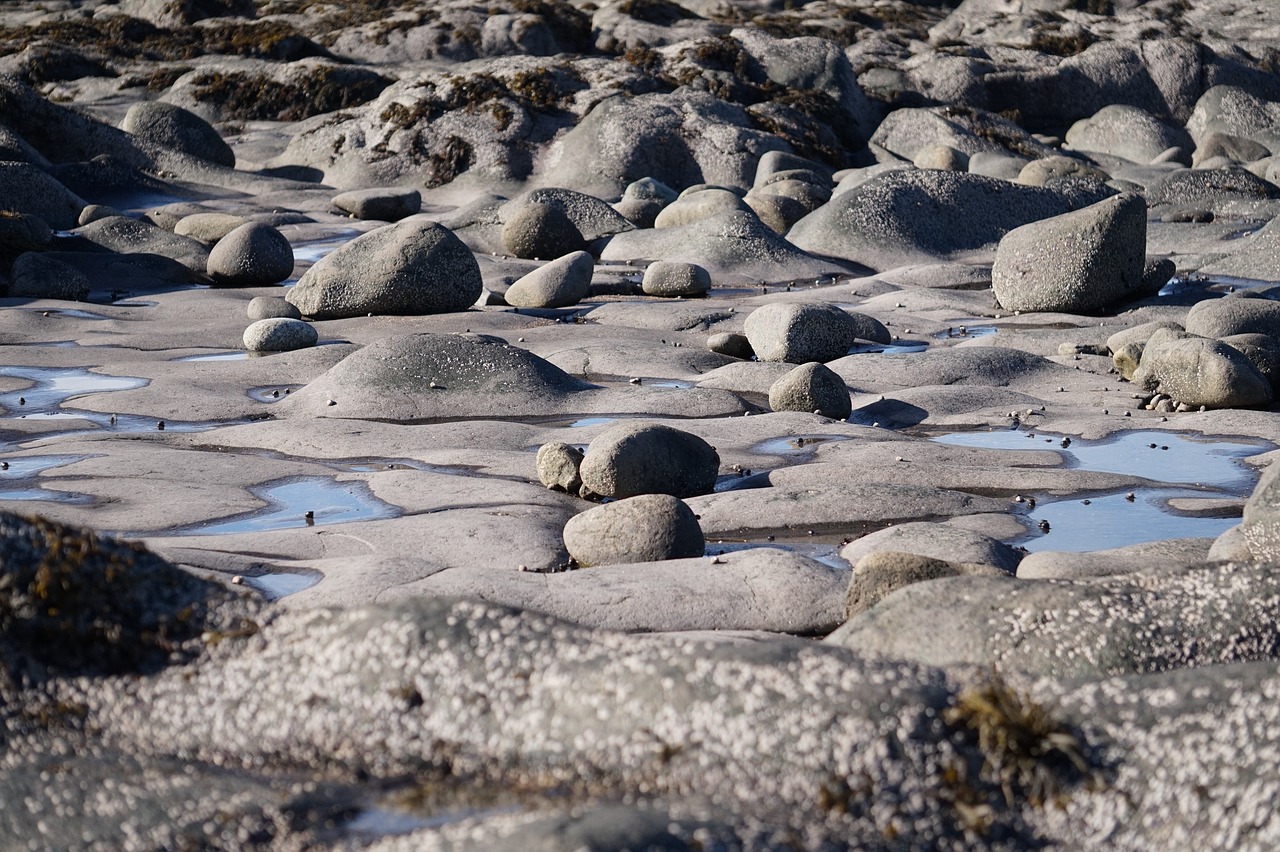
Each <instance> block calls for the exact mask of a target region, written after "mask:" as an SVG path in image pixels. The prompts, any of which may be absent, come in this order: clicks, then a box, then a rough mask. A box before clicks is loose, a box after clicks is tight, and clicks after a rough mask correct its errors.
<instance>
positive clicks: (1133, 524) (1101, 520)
mask: <svg viewBox="0 0 1280 852" xmlns="http://www.w3.org/2000/svg"><path fill="white" fill-rule="evenodd" d="M1128 493H1132V494H1133V499H1132V500H1130V499H1128V496H1127V495H1128ZM1204 496H1205V492H1203V491H1191V490H1187V489H1164V488H1140V489H1137V490H1135V491H1133V492H1126V493H1117V494H1107V495H1104V496H1101V497H1087V498H1079V497H1077V498H1072V499H1068V500H1058V501H1056V502H1053V503H1044V502H1042V503H1037V504H1036V508H1035V509H1033V510H1032V511H1031V512H1030V514H1029V517H1030V519H1031V521H1032V524H1033V531H1032V533H1031V535H1030V536H1029V537H1027V538H1025V539H1019V540H1017V541H1016V542H1015V543H1016V544H1019V545H1021V546H1022V547H1025V548H1026V549H1027V550H1029V551H1032V552H1035V551H1039V550H1063V551H1070V552H1074V553H1083V552H1086V551H1092V550H1109V549H1110V548H1113V547H1125V546H1127V545H1131V544H1141V543H1143V542H1148V541H1164V540H1165V539H1170V538H1217V537H1218V536H1220V535H1222V534H1223V533H1224V532H1226V531H1227V530H1229V529H1231V527H1233V526H1235V525H1236V524H1238V523H1240V519H1239V518H1214V517H1196V516H1193V515H1184V514H1178V513H1176V512H1175V511H1173V510H1172V509H1170V508H1169V506H1168V501H1169V500H1171V499H1176V498H1178V497H1201V498H1202V497H1204ZM1042 522H1043V523H1047V524H1048V529H1047V530H1045V528H1044V527H1043V526H1039V525H1040V524H1041V523H1042Z"/></svg>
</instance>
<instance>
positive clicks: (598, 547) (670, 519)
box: [564, 494, 705, 568]
mask: <svg viewBox="0 0 1280 852" xmlns="http://www.w3.org/2000/svg"><path fill="white" fill-rule="evenodd" d="M564 545H565V547H566V548H567V549H568V551H569V555H570V556H572V557H573V559H574V561H576V562H577V563H578V564H579V565H581V566H582V567H584V568H586V567H591V566H593V565H617V564H624V563H634V562H661V561H663V560H666V559H688V558H691V557H695V556H701V555H702V550H703V547H704V546H705V542H704V541H703V538H702V529H701V527H699V526H698V519H697V518H695V517H694V515H693V512H692V511H690V509H689V507H688V506H686V505H685V504H684V503H683V502H682V501H681V500H678V499H677V498H675V497H672V496H670V495H669V494H640V495H637V496H635V497H628V498H627V499H625V500H618V501H616V502H613V503H606V504H605V505H603V506H597V507H595V508H594V509H588V510H587V511H585V512H583V513H582V514H580V515H575V516H574V517H572V518H570V519H569V522H568V523H567V524H565V527H564Z"/></svg>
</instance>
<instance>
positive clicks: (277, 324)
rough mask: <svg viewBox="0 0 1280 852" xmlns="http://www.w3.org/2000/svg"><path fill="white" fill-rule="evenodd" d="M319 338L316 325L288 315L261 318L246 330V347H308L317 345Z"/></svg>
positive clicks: (265, 349) (271, 349)
mask: <svg viewBox="0 0 1280 852" xmlns="http://www.w3.org/2000/svg"><path fill="white" fill-rule="evenodd" d="M319 339H320V336H319V335H318V334H317V333H316V329H315V326H313V325H311V324H310V323H306V322H303V321H302V320H300V319H290V318H288V317H276V318H274V319H261V320H258V321H257V322H254V323H251V324H250V325H249V327H248V328H246V329H245V330H244V348H245V349H247V350H249V351H250V352H290V351H292V350H294V349H306V348H308V347H310V346H315V345H316V342H317V341H318V340H319Z"/></svg>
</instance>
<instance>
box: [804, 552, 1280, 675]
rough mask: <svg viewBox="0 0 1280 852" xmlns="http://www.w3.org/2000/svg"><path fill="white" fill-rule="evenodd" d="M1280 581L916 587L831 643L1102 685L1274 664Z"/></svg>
mask: <svg viewBox="0 0 1280 852" xmlns="http://www.w3.org/2000/svg"><path fill="white" fill-rule="evenodd" d="M1278 592H1280V575H1277V574H1276V572H1275V571H1274V570H1273V569H1272V567H1271V566H1269V565H1263V564H1252V565H1242V564H1209V565H1203V564H1202V565H1196V566H1193V567H1191V568H1184V569H1181V570H1170V571H1160V570H1155V571H1143V572H1138V573H1135V574H1128V575H1125V576H1121V577H1110V578H1102V579H1095V580H1091V581H1088V582H1072V581H1066V580H1019V579H1014V578H1004V579H1002V578H997V577H958V578H951V579H941V580H933V581H929V582H924V583H915V584H912V585H909V586H907V587H906V588H904V589H901V590H899V591H898V592H896V593H894V594H892V595H890V596H889V597H887V598H885V599H884V600H883V601H881V602H880V604H879V605H878V606H876V607H875V608H874V609H871V610H869V611H867V612H864V613H863V614H861V615H860V616H858V617H856V618H854V619H853V620H851V621H850V622H849V623H848V624H846V625H845V626H844V627H842V628H840V629H839V630H837V631H836V632H835V633H833V634H832V635H831V636H830V637H828V639H827V641H828V642H832V643H835V644H839V645H843V646H845V647H847V648H854V649H857V650H858V651H861V652H863V653H875V654H883V655H886V656H890V657H894V658H897V659H907V660H914V661H916V662H920V663H926V664H929V665H938V666H954V665H961V664H971V665H982V666H997V667H1000V668H1011V669H1018V670H1021V671H1025V672H1028V673H1032V674H1036V675H1044V676H1047V677H1058V678H1065V677H1080V678H1099V677H1110V676H1115V675H1122V674H1138V673H1144V672H1159V671H1167V670H1170V669H1179V668H1188V667H1192V666H1211V665H1220V664H1223V663H1237V662H1244V661H1248V660H1268V659H1275V657H1276V655H1277V653H1278V652H1280V643H1278V642H1277V639H1276V634H1275V630H1274V629H1273V624H1274V622H1275V619H1276V618H1277V616H1280V594H1278Z"/></svg>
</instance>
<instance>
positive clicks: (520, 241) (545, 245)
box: [502, 201, 587, 260]
mask: <svg viewBox="0 0 1280 852" xmlns="http://www.w3.org/2000/svg"><path fill="white" fill-rule="evenodd" d="M586 244H587V241H586V239H585V238H584V237H583V236H582V232H581V231H579V230H578V229H577V227H576V226H574V224H573V222H572V221H571V220H570V219H569V216H568V214H566V213H565V211H564V210H563V209H561V208H559V207H556V206H553V205H551V204H543V203H541V202H538V201H530V202H527V203H524V204H522V205H520V206H519V207H518V208H516V209H514V210H509V211H507V213H506V217H505V220H504V221H503V223H502V245H503V246H505V247H506V249H507V251H509V252H510V253H511V254H513V255H515V256H516V257H523V258H527V259H530V260H540V259H542V258H545V257H563V256H564V255H566V254H572V253H573V252H577V251H582V249H583V248H584V247H585V246H586Z"/></svg>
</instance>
